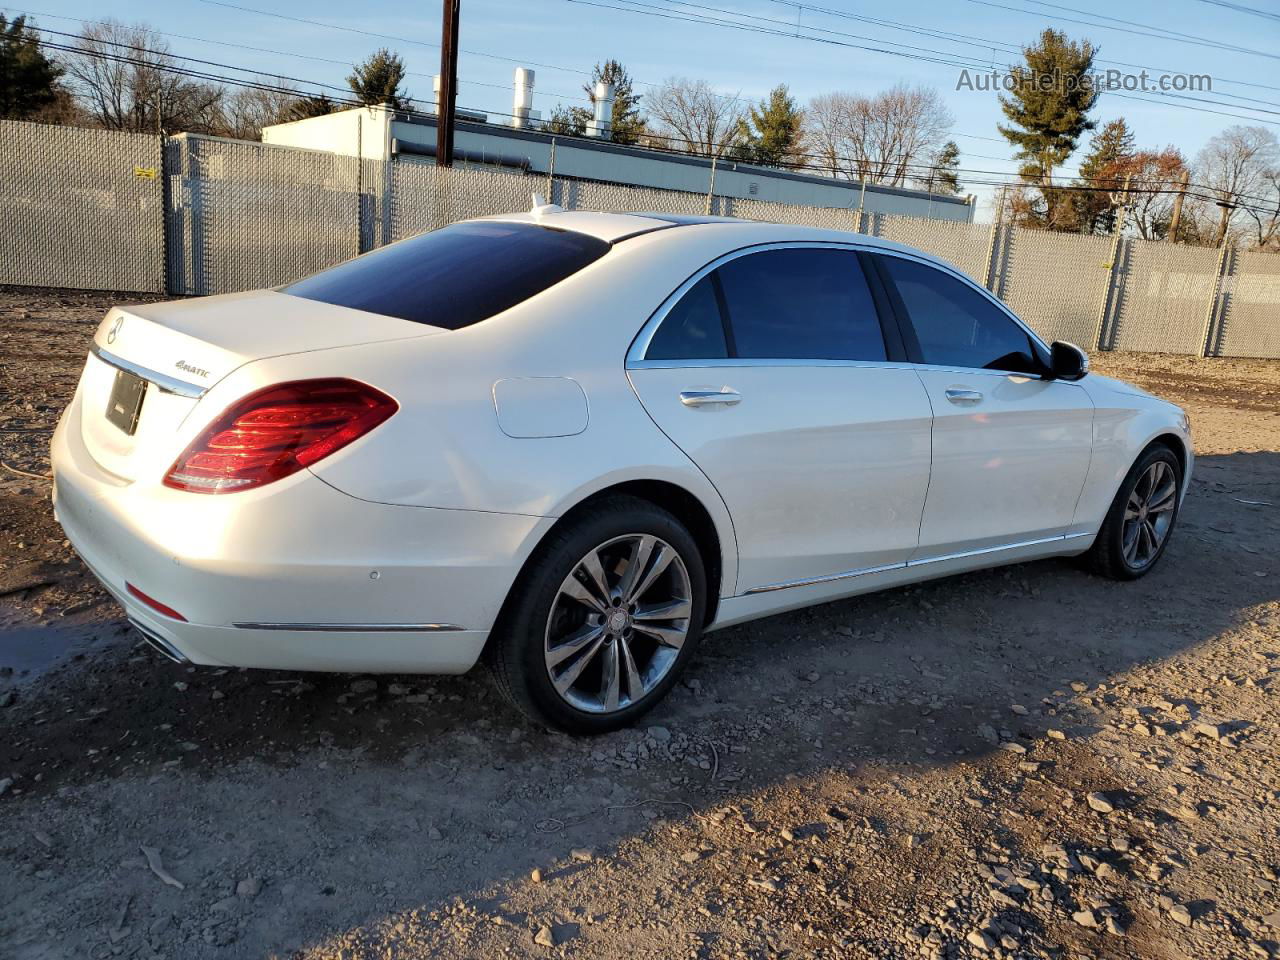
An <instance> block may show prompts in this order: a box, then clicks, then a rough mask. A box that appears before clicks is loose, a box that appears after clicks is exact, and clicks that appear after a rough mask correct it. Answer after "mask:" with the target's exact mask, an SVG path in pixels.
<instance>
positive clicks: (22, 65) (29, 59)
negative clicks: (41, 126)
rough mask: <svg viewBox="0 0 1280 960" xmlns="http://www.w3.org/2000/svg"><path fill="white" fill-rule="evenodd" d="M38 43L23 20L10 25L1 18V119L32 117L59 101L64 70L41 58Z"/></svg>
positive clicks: (35, 34)
mask: <svg viewBox="0 0 1280 960" xmlns="http://www.w3.org/2000/svg"><path fill="white" fill-rule="evenodd" d="M39 41H40V35H39V34H38V33H36V32H35V31H34V30H32V29H30V28H29V27H28V26H27V22H26V17H14V19H13V22H12V23H10V22H8V21H7V20H6V19H5V17H4V15H3V14H0V119H3V120H25V119H28V118H30V117H34V116H36V115H37V114H39V113H41V111H43V110H45V109H46V108H48V107H50V106H52V105H53V104H54V103H55V102H57V100H58V99H59V96H60V94H61V93H62V91H61V90H60V88H59V86H58V78H59V77H61V76H62V73H63V70H62V68H61V67H59V66H58V65H57V64H55V63H53V62H52V61H50V60H49V58H48V57H46V56H45V55H44V51H43V50H41V49H40V42H39Z"/></svg>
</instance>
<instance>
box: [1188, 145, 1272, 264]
mask: <svg viewBox="0 0 1280 960" xmlns="http://www.w3.org/2000/svg"><path fill="white" fill-rule="evenodd" d="M1277 166H1280V142H1277V140H1276V135H1275V134H1274V133H1272V132H1271V131H1270V130H1268V129H1267V128H1266V127H1261V126H1258V127H1245V126H1235V127H1228V128H1227V129H1226V130H1223V131H1222V133H1220V134H1218V135H1217V136H1216V137H1214V138H1213V139H1212V140H1210V141H1209V142H1208V143H1207V144H1205V147H1204V149H1203V150H1201V151H1200V154H1199V156H1197V157H1196V165H1195V179H1196V180H1197V181H1198V182H1199V183H1200V184H1201V185H1203V186H1204V187H1205V188H1207V189H1208V190H1209V191H1210V192H1211V193H1212V194H1213V195H1214V197H1216V198H1217V205H1218V207H1219V208H1220V209H1221V213H1220V215H1219V219H1218V230H1217V233H1216V234H1215V239H1214V243H1215V244H1218V243H1221V242H1222V240H1223V238H1224V237H1225V236H1226V235H1227V231H1228V229H1229V228H1230V226H1231V221H1232V220H1233V219H1234V218H1235V215H1236V212H1237V211H1238V210H1239V209H1240V208H1241V207H1245V208H1246V215H1248V216H1252V217H1253V218H1254V219H1255V220H1256V221H1257V224H1258V230H1259V236H1260V237H1261V236H1262V235H1263V234H1265V232H1266V228H1265V226H1264V221H1267V222H1269V220H1270V217H1269V214H1268V212H1267V211H1265V209H1261V208H1260V209H1259V212H1258V213H1257V214H1256V215H1255V214H1254V213H1253V210H1252V209H1250V208H1259V207H1260V205H1259V202H1258V198H1259V197H1262V196H1263V195H1264V194H1265V193H1266V191H1267V189H1268V173H1269V172H1270V171H1273V170H1275V169H1276V167H1277ZM1273 234H1274V231H1273Z"/></svg>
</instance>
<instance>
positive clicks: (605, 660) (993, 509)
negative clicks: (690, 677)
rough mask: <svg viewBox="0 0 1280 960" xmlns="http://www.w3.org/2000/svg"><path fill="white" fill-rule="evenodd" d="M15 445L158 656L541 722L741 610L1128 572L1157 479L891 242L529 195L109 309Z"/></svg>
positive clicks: (1025, 351) (1162, 436)
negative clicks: (369, 248)
mask: <svg viewBox="0 0 1280 960" xmlns="http://www.w3.org/2000/svg"><path fill="white" fill-rule="evenodd" d="M52 455H53V465H54V470H55V477H56V486H55V492H54V498H55V505H56V510H57V515H58V518H59V520H60V521H61V523H62V525H63V527H64V529H65V530H66V533H67V536H68V537H69V538H70V539H71V542H72V543H73V544H74V545H75V547H76V549H77V550H78V551H79V553H80V555H81V556H82V557H83V558H84V561H85V563H86V564H87V565H88V566H89V567H90V568H91V569H92V570H93V571H94V573H95V574H96V575H97V576H98V577H99V578H100V579H101V580H102V582H103V583H104V584H105V585H106V587H107V589H108V590H110V591H111V593H112V594H113V595H114V596H115V597H116V598H117V599H118V600H119V601H120V603H121V604H122V605H123V606H124V608H125V610H126V611H127V613H128V616H129V619H130V620H131V621H132V622H133V623H134V624H135V625H136V626H137V628H138V629H139V630H140V631H141V632H142V634H143V635H144V636H145V637H146V638H147V639H148V640H149V641H150V642H151V643H152V644H153V645H154V646H156V647H157V648H159V649H160V650H161V651H163V652H164V653H166V654H168V655H169V656H171V657H173V658H174V659H178V660H181V661H186V662H190V663H196V664H211V665H221V666H239V667H269V668H279V669H289V670H333V671H383V672H390V671H395V672H422V673H459V672H462V671H465V670H468V669H469V668H471V667H472V666H473V665H474V664H475V663H476V662H477V661H478V660H480V659H481V658H483V659H485V660H486V661H487V663H488V664H489V665H490V667H491V668H492V670H493V672H494V674H495V676H496V678H497V681H498V684H499V686H500V687H501V688H502V690H503V691H504V692H505V693H506V694H507V695H508V696H509V697H510V698H511V700H512V701H514V703H515V704H517V705H518V706H519V707H521V708H523V709H524V710H525V711H526V712H527V713H529V714H530V715H532V716H534V717H536V718H538V719H540V720H541V721H544V722H547V723H550V724H553V725H555V726H558V727H561V728H564V729H567V730H570V731H576V732H598V731H604V730H609V729H613V728H616V727H618V726H620V725H623V724H625V723H628V722H629V721H632V720H634V719H635V718H636V717H638V716H639V715H641V714H642V713H644V712H645V711H646V710H648V709H649V708H651V707H652V706H653V705H654V704H655V703H656V702H657V701H659V700H660V699H661V698H662V697H663V696H664V695H665V694H666V693H667V691H668V690H669V689H670V688H671V686H672V684H673V683H674V682H675V681H676V678H677V677H678V676H679V674H680V672H681V671H682V670H683V669H684V667H685V666H686V665H687V663H688V661H689V659H690V658H691V657H692V656H693V655H694V652H695V648H696V647H697V643H698V639H699V637H700V636H701V634H702V633H704V632H705V631H707V630H712V629H717V628H720V627H726V626H729V625H731V624H736V623H741V622H743V621H745V620H750V619H752V618H754V617H762V616H766V615H769V614H773V613H778V612H780V611H784V610H791V609H794V608H797V607H804V606H808V605H811V604H816V603H822V602H824V601H829V600H833V599H836V598H840V597H848V596H851V595H854V594H859V593H864V592H867V591H872V590H879V589H882V588H885V587H891V586H897V585H900V584H904V583H911V582H915V581H920V580H925V579H928V578H932V577H940V576H946V575H949V574H954V573H959V572H961V571H967V570H973V569H975V568H981V567H991V566H996V565H999V564H1006V563H1014V562H1021V561H1026V560H1032V559H1036V558H1040V557H1050V556H1068V555H1078V554H1086V555H1087V559H1088V561H1089V562H1090V563H1091V565H1092V567H1093V568H1094V569H1095V570H1097V571H1098V572H1099V573H1101V574H1104V575H1106V576H1110V577H1114V578H1118V579H1133V578H1135V577H1139V576H1142V575H1143V574H1145V573H1147V572H1148V571H1150V570H1151V569H1152V567H1154V566H1155V565H1156V563H1157V562H1158V561H1159V559H1160V556H1161V554H1162V553H1163V552H1164V550H1165V548H1166V547H1167V545H1168V543H1169V536H1170V533H1171V532H1172V529H1173V526H1174V523H1175V521H1176V519H1177V516H1178V511H1179V508H1180V506H1181V502H1182V498H1183V495H1184V494H1185V492H1186V489H1187V483H1188V478H1189V477H1190V474H1191V467H1192V450H1191V436H1190V429H1189V423H1188V420H1187V417H1186V415H1185V414H1184V413H1183V412H1182V411H1181V410H1180V409H1179V408H1177V407H1175V406H1173V405H1172V404H1169V403H1166V402H1164V401H1162V400H1159V399H1156V398H1155V397H1153V396H1150V395H1149V394H1146V393H1144V392H1142V391H1141V390H1139V389H1137V388H1135V387H1132V386H1129V385H1127V384H1125V383H1121V382H1118V381H1115V380H1110V379H1107V378H1105V377H1102V376H1098V375H1096V374H1095V375H1088V361H1087V359H1086V357H1085V355H1084V354H1083V353H1082V352H1081V351H1080V350H1079V349H1078V348H1076V347H1074V346H1071V345H1070V344H1066V343H1054V344H1052V345H1046V344H1044V343H1043V342H1042V341H1041V340H1040V339H1039V338H1038V337H1037V336H1036V334H1035V333H1034V332H1033V331H1031V330H1030V329H1028V328H1027V327H1026V326H1025V325H1024V324H1023V323H1021V322H1020V321H1019V319H1018V318H1017V317H1016V316H1014V315H1013V314H1012V313H1010V311H1009V310H1008V309H1007V308H1006V307H1005V306H1004V305H1003V304H1002V303H1000V301H999V300H997V299H996V298H994V297H993V296H992V295H991V294H990V293H988V292H987V291H986V290H984V289H983V288H982V287H980V286H978V285H976V284H975V283H973V282H972V281H971V280H970V279H969V278H968V277H966V276H964V275H963V274H961V273H959V272H957V271H956V270H954V269H952V268H951V267H949V266H948V265H947V264H945V263H943V262H941V261H939V260H937V259H935V258H932V257H929V256H927V255H925V254H922V253H920V252H918V251H915V250H912V249H909V248H907V247H903V246H900V245H897V244H893V243H889V242H885V241H882V240H877V239H873V238H870V237H866V236H861V235H857V234H851V233H841V232H834V231H824V230H818V229H812V228H808V227H798V226H781V225H778V224H767V223H753V222H746V221H736V220H723V219H715V218H690V217H679V216H668V215H665V214H626V215H624V214H603V213H565V212H563V211H561V210H560V209H559V208H558V207H554V206H550V205H540V206H535V208H534V209H533V211H532V212H531V213H527V214H513V215H509V216H498V217H491V218H485V219H480V220H472V221H468V222H464V223H457V224H454V225H452V226H449V227H445V228H444V229H442V230H437V231H434V232H432V233H426V234H423V235H421V236H417V237H414V238H412V239H409V240H405V241H402V242H400V243H396V244H393V245H391V246H387V247H384V248H382V249H379V250H377V251H375V252H373V253H369V254H366V255H365V256H362V257H359V258H357V259H355V260H351V261H349V262H347V263H344V264H341V265H339V266H336V267H333V268H332V269H328V270H325V271H323V272H321V273H318V274H316V275H314V276H312V277H309V278H307V279H305V280H300V281H298V282H297V283H293V284H291V285H289V286H285V287H281V288H279V289H275V290H259V291H254V292H250V293H239V294H232V295H228V296H217V297H207V298H203V299H193V300H185V301H180V302H173V303H157V304H146V305H142V306H129V307H117V308H115V309H113V310H111V311H110V312H109V313H108V314H107V316H106V317H105V319H104V320H103V321H102V324H101V326H100V327H99V329H98V330H97V333H96V335H95V338H94V343H93V348H92V351H91V353H90V355H89V357H88V360H87V362H86V365H85V368H84V372H83V375H82V377H81V379H80V383H79V387H78V388H77V390H76V393H75V397H74V399H73V400H72V402H71V404H70V406H69V407H68V408H67V410H66V413H65V414H64V416H63V418H62V421H61V423H60V425H59V427H58V430H57V432H56V434H55V435H54V438H53V454H52Z"/></svg>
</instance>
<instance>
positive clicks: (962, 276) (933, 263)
mask: <svg viewBox="0 0 1280 960" xmlns="http://www.w3.org/2000/svg"><path fill="white" fill-rule="evenodd" d="M866 252H867V253H873V254H883V255H885V256H889V257H897V258H899V259H900V260H910V261H911V262H913V263H919V264H922V265H923V266H926V267H933V269H935V270H939V271H941V272H942V273H945V274H947V275H948V276H951V277H954V278H955V279H957V280H959V281H960V282H961V283H963V284H965V285H966V286H968V287H969V288H971V289H973V290H976V291H978V293H980V294H982V295H983V296H984V297H986V298H987V300H988V301H989V302H990V303H991V304H992V305H994V306H995V307H996V308H997V309H998V310H999V311H1000V312H1001V313H1003V314H1004V315H1005V316H1006V317H1008V318H1009V319H1010V320H1012V321H1013V322H1014V323H1015V324H1017V325H1018V326H1019V327H1021V328H1022V330H1023V332H1024V333H1026V334H1027V336H1029V337H1030V338H1031V339H1032V340H1034V341H1035V342H1036V343H1038V344H1039V345H1040V346H1041V347H1042V348H1043V349H1044V351H1045V353H1052V351H1051V350H1050V349H1049V345H1048V344H1047V343H1045V342H1044V340H1042V339H1041V338H1040V335H1039V334H1038V333H1036V332H1035V331H1034V330H1032V329H1031V328H1030V327H1029V326H1027V325H1026V324H1025V323H1024V322H1023V320H1022V318H1021V317H1019V316H1018V315H1017V314H1016V313H1014V312H1013V311H1012V310H1010V309H1009V307H1008V305H1007V304H1005V302H1004V301H1003V300H1001V299H1000V298H999V297H997V296H996V295H995V294H994V293H992V292H991V291H990V290H988V289H987V288H986V287H984V286H982V284H980V283H978V282H977V281H976V280H974V279H973V277H971V276H969V275H968V274H966V273H963V272H961V271H959V270H957V269H956V268H955V267H953V266H951V265H950V264H948V263H946V262H945V261H943V260H931V259H925V258H924V257H919V256H913V255H912V254H910V253H908V252H905V251H902V250H890V249H888V248H885V247H878V248H874V249H869V250H867V251H866ZM910 322H911V318H910V317H908V318H907V323H910ZM917 366H921V367H928V368H929V369H930V370H955V371H961V372H964V373H995V374H999V375H1001V376H1009V375H1010V374H1012V375H1014V376H1018V377H1032V378H1034V379H1036V380H1043V379H1044V377H1042V376H1040V375H1039V374H1035V373H1019V372H1017V371H1016V370H991V369H989V368H987V367H957V366H952V365H951V364H939V363H921V364H917ZM1053 382H1057V381H1053Z"/></svg>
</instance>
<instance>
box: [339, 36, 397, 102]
mask: <svg viewBox="0 0 1280 960" xmlns="http://www.w3.org/2000/svg"><path fill="white" fill-rule="evenodd" d="M403 82H404V61H403V60H401V59H400V55H399V54H398V53H392V52H391V51H390V50H388V49H387V48H386V47H383V48H382V49H381V50H378V51H376V52H375V53H374V54H373V55H372V56H370V57H369V58H368V59H367V60H365V61H364V62H363V63H358V64H356V65H355V66H354V67H353V68H352V73H351V75H350V76H349V77H347V84H348V85H349V86H350V87H351V92H352V93H354V94H355V95H356V99H357V100H359V101H360V102H361V103H363V104H367V105H368V106H379V105H382V104H385V105H387V106H388V107H391V108H392V109H395V110H403V109H405V107H407V106H408V103H409V93H408V91H406V90H404V89H403V88H402V87H401V86H400V84H401V83H403Z"/></svg>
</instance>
